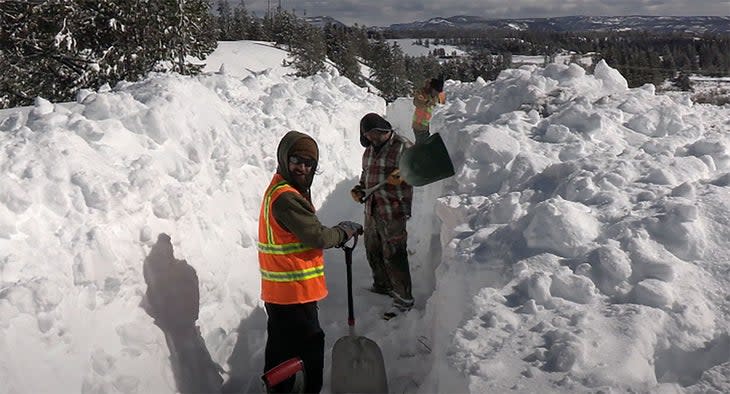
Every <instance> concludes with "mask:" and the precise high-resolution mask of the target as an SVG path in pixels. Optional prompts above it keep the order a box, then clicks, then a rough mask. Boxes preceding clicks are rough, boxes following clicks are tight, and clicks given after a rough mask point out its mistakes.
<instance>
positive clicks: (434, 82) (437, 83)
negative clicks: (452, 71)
mask: <svg viewBox="0 0 730 394" xmlns="http://www.w3.org/2000/svg"><path fill="white" fill-rule="evenodd" d="M431 88H433V89H434V90H436V91H437V92H439V93H441V92H443V91H444V80H443V79H438V78H432V79H431Z"/></svg>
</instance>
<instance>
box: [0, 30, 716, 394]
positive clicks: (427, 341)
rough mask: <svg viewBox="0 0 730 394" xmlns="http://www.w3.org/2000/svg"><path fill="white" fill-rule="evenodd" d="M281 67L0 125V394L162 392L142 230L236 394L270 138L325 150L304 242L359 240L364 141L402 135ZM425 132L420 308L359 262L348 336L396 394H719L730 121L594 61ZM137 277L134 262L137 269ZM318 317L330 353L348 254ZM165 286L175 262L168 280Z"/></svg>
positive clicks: (504, 93)
mask: <svg viewBox="0 0 730 394" xmlns="http://www.w3.org/2000/svg"><path fill="white" fill-rule="evenodd" d="M285 57H286V54H285V53H284V52H282V51H280V50H278V49H275V48H273V47H271V46H269V45H267V44H265V43H258V42H226V43H223V44H222V45H221V46H219V48H218V49H217V50H216V52H214V53H213V54H212V56H211V57H210V58H209V59H208V64H207V66H206V68H205V71H206V72H205V73H204V74H202V75H199V76H180V75H164V74H151V75H150V76H149V77H148V78H146V79H144V80H142V81H139V82H134V83H128V82H123V83H120V84H118V85H117V86H115V87H113V88H110V87H103V88H101V89H99V90H97V91H91V90H84V91H81V92H80V93H79V94H78V96H77V99H76V100H75V101H73V102H68V103H51V102H48V101H47V100H44V99H42V98H38V99H37V100H36V102H35V104H34V105H33V106H30V107H24V108H12V109H6V110H2V111H0V150H1V151H2V152H3V155H1V156H0V354H3V355H4V357H2V358H0V382H2V385H0V393H2V394H18V393H83V394H101V393H105V394H115V393H130V394H132V393H160V394H163V393H172V392H175V390H176V388H175V380H174V378H173V372H172V370H171V365H170V362H169V355H170V353H169V350H168V347H167V344H166V342H165V338H164V335H163V333H162V331H161V330H160V329H158V327H156V326H155V325H154V324H153V319H152V318H151V317H150V316H149V315H148V314H147V313H146V312H145V310H144V309H143V306H144V305H145V303H146V302H147V301H146V300H145V292H146V291H147V290H148V287H147V284H146V283H145V279H144V277H143V271H144V270H145V269H146V268H149V265H148V266H146V265H145V264H147V263H146V261H148V260H150V259H152V258H151V257H150V256H153V255H154V256H156V255H157V254H156V252H154V250H157V249H154V247H155V245H157V247H158V249H159V247H160V245H158V244H157V242H158V235H159V234H163V233H164V234H167V235H169V237H170V238H171V242H172V243H171V245H172V248H173V251H172V253H173V255H174V258H176V259H179V260H185V261H186V262H187V264H189V265H190V266H191V267H192V268H193V269H194V270H195V272H196V274H197V277H198V279H199V291H200V311H199V312H200V313H199V319H198V321H197V326H198V327H199V330H200V334H201V337H202V339H203V341H204V342H203V343H204V346H205V351H206V352H208V353H209V354H210V357H211V358H212V360H213V361H214V362H216V363H217V364H219V365H220V366H221V369H222V370H223V371H224V373H223V375H222V377H221V378H222V379H226V380H228V379H229V378H230V377H231V376H235V377H236V378H237V379H238V381H239V382H240V386H239V390H240V392H245V393H255V392H258V391H259V389H260V386H259V383H258V377H259V375H260V373H261V368H262V366H263V348H264V344H265V312H264V310H263V308H262V303H261V301H260V299H259V294H260V276H259V272H258V263H257V257H256V246H255V245H256V238H257V228H258V227H257V226H258V217H259V210H260V202H261V197H262V193H263V192H264V190H265V188H266V186H267V185H268V183H269V181H270V179H271V177H272V175H273V173H274V170H275V167H276V160H275V149H276V146H277V144H278V141H279V139H280V138H281V137H282V136H283V135H284V134H285V133H286V132H287V131H289V130H291V129H296V130H299V131H302V132H305V133H308V134H310V135H312V136H313V137H314V138H315V139H316V140H317V141H318V143H319V147H320V152H321V156H320V164H319V166H318V174H317V176H316V177H315V181H314V184H313V199H314V204H315V206H316V208H317V212H318V216H319V218H320V220H321V221H322V222H323V223H324V224H326V225H334V224H336V223H338V222H339V221H342V220H354V221H362V219H363V217H362V215H363V212H362V206H361V205H359V204H357V203H355V202H354V201H352V200H351V198H350V196H349V190H350V188H351V187H352V186H353V185H354V184H355V183H356V182H357V179H358V176H359V174H360V171H361V168H360V157H361V155H362V152H363V148H362V147H361V146H360V144H359V137H358V123H359V119H360V118H361V117H362V116H363V115H364V114H366V113H368V112H378V113H381V114H384V115H385V116H386V117H387V118H388V119H389V120H390V121H391V122H392V123H393V125H394V127H395V128H396V131H397V132H399V133H401V134H403V135H404V136H406V137H407V138H412V137H413V136H412V135H411V131H410V118H411V115H412V111H413V106H412V103H411V100H410V98H407V97H404V98H399V99H398V100H396V101H395V102H393V103H391V104H387V105H386V103H385V102H384V101H383V99H381V98H380V97H378V96H376V95H374V94H371V93H369V92H368V91H367V90H366V89H363V88H360V87H358V86H356V85H354V84H353V83H352V82H350V81H349V80H347V79H346V78H344V77H341V76H339V75H338V74H337V72H336V71H334V70H329V71H326V72H323V73H321V74H318V75H316V76H313V77H309V78H296V77H293V76H289V75H287V74H288V73H290V72H291V71H292V70H290V69H287V68H284V67H282V66H281V65H282V60H283V59H284V58H285ZM445 91H446V94H447V102H446V104H445V105H442V106H439V107H438V108H437V109H436V110H435V111H434V117H433V123H432V131H433V132H438V133H440V135H441V136H442V137H443V139H444V142H445V144H446V146H447V148H448V150H449V152H450V155H451V158H452V161H453V163H454V167H455V170H456V174H455V175H454V176H453V177H451V178H449V179H446V180H443V181H440V182H436V183H434V184H431V185H428V186H424V187H419V188H416V190H415V195H414V207H413V217H412V218H411V219H410V220H409V224H408V228H409V234H408V245H409V246H408V248H409V258H410V264H411V272H412V276H413V285H414V298H415V300H416V305H415V308H414V309H413V310H411V311H409V312H408V313H406V314H403V315H400V316H398V317H396V318H394V319H391V320H389V321H385V320H383V319H381V316H382V313H383V312H384V311H386V310H387V309H388V308H389V305H390V300H389V299H388V298H387V297H385V296H381V295H377V294H373V293H370V292H368V291H367V290H366V288H367V287H368V286H370V284H371V273H370V269H369V267H368V264H367V261H366V258H365V253H364V249H363V247H362V245H361V244H360V245H358V246H357V247H356V248H355V251H354V255H353V278H354V286H353V289H354V297H355V317H356V325H355V330H356V333H357V335H362V336H365V337H367V338H370V339H372V340H373V341H375V343H376V344H377V345H378V346H379V348H380V349H381V351H382V354H383V357H384V362H385V364H386V369H387V373H388V380H389V387H390V391H391V392H397V393H423V394H426V393H487V392H506V391H513V392H517V393H536V392H540V393H574V392H628V391H633V392H647V393H706V392H713V390H715V391H714V392H728V391H730V331H729V327H730V297H729V296H728V289H730V269H729V267H728V263H727V261H728V260H727V259H728V257H727V256H730V244H728V242H727V240H728V239H729V238H730V220H728V218H730V140H729V138H730V137H728V134H727V130H728V129H729V128H730V121H729V119H730V107H728V106H725V107H715V106H710V105H699V104H693V103H692V101H691V100H690V99H689V96H687V94H685V93H671V94H657V92H656V91H655V88H654V86H653V85H645V86H642V87H639V88H634V89H628V88H627V83H626V80H625V79H624V78H623V76H621V75H620V74H619V73H618V72H617V71H616V70H615V69H612V68H611V67H610V66H609V65H606V64H605V63H600V64H598V65H597V67H596V69H595V73H594V74H592V75H588V74H586V72H585V71H584V70H583V68H581V67H580V66H578V65H575V64H573V65H564V64H551V65H548V66H547V67H545V68H541V67H539V66H537V65H526V66H523V67H521V68H519V69H512V70H505V71H504V72H502V73H501V74H500V76H499V78H498V79H497V80H495V81H491V82H485V81H483V80H477V81H475V82H472V83H462V82H458V81H446V85H445ZM148 258H149V259H148ZM325 260H326V263H325V267H326V268H325V273H326V278H327V284H328V287H329V290H330V294H329V296H328V297H327V298H325V299H324V300H323V301H322V302H321V303H320V310H319V313H320V320H321V324H322V327H323V329H324V331H325V333H326V341H325V360H326V361H325V386H324V388H323V393H325V394H327V393H329V392H331V390H330V387H331V386H330V383H329V382H330V371H331V368H332V365H331V353H332V347H333V344H334V343H335V341H336V340H337V339H338V338H340V337H342V336H345V335H347V332H348V329H347V307H346V305H347V301H346V300H347V296H346V286H345V267H344V253H343V251H342V250H340V249H329V250H327V251H326V253H325ZM179 264H182V263H179Z"/></svg>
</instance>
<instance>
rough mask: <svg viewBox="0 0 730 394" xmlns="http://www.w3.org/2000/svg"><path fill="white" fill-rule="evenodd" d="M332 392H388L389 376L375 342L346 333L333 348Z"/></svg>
mask: <svg viewBox="0 0 730 394" xmlns="http://www.w3.org/2000/svg"><path fill="white" fill-rule="evenodd" d="M331 384H332V392H333V393H387V392H388V377H387V375H386V373H385V361H383V353H382V352H381V351H380V348H379V347H378V344H376V343H375V342H374V341H373V340H371V339H368V338H366V337H361V336H355V335H348V336H346V337H342V338H340V339H338V340H337V342H335V346H334V347H333V348H332V382H331Z"/></svg>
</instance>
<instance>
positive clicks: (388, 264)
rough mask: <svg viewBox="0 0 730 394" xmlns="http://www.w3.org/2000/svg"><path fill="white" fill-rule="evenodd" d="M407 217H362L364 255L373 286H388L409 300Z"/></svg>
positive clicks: (409, 272)
mask: <svg viewBox="0 0 730 394" xmlns="http://www.w3.org/2000/svg"><path fill="white" fill-rule="evenodd" d="M407 220H408V219H407V218H405V217H403V218H394V219H390V220H386V219H382V218H378V217H375V216H369V217H366V218H365V254H366V256H367V259H368V263H369V264H370V268H371V269H372V271H373V286H375V287H380V288H388V289H392V290H393V291H395V293H396V294H398V296H399V297H401V298H403V299H406V300H412V299H413V295H412V294H411V287H412V285H411V271H410V266H409V263H408V248H407V242H408V232H407V231H406V222H407Z"/></svg>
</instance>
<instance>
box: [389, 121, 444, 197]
mask: <svg viewBox="0 0 730 394" xmlns="http://www.w3.org/2000/svg"><path fill="white" fill-rule="evenodd" d="M398 168H399V169H400V177H401V178H403V180H405V181H406V182H407V183H408V184H409V185H413V186H424V185H428V184H429V183H433V182H436V181H439V180H441V179H444V178H448V177H450V176H452V175H454V173H455V172H454V164H453V163H452V162H451V157H449V151H447V150H446V145H444V141H443V140H442V139H441V136H440V135H439V133H434V134H432V135H431V136H429V137H428V138H427V139H426V140H425V141H424V142H422V143H420V144H415V145H413V146H412V147H410V148H408V149H406V150H404V151H403V154H401V157H400V160H399V162H398Z"/></svg>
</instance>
